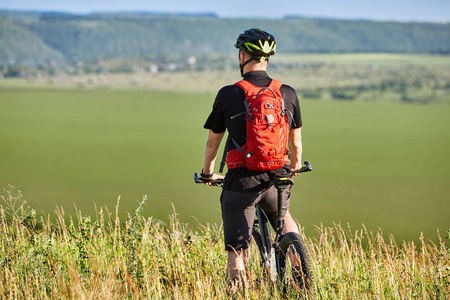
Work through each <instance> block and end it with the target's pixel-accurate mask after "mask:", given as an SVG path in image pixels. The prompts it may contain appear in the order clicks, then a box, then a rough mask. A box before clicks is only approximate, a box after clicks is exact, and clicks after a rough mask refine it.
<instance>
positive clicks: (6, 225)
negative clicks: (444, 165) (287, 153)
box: [0, 186, 450, 299]
mask: <svg viewBox="0 0 450 300" xmlns="http://www.w3.org/2000/svg"><path fill="white" fill-rule="evenodd" d="M146 202H147V198H146V196H144V198H143V200H142V201H141V203H139V205H138V208H137V209H136V210H135V211H134V212H133V213H132V214H129V215H128V217H127V218H126V219H124V220H121V219H119V217H118V215H119V213H118V210H119V203H120V201H119V200H118V203H117V206H116V211H115V213H112V212H110V211H108V210H106V209H103V208H99V209H97V214H96V216H95V217H93V218H91V217H86V216H83V215H82V213H81V212H80V211H78V210H77V213H76V215H75V216H74V217H73V218H72V217H71V216H69V218H68V216H66V215H65V213H64V209H63V208H58V209H57V210H56V211H55V214H56V221H54V222H52V221H50V220H51V219H52V218H50V216H47V217H41V218H40V219H39V220H37V217H36V213H35V212H34V211H33V210H32V209H30V208H29V207H27V206H26V203H25V202H24V201H23V200H22V197H21V193H20V192H19V191H15V190H14V188H13V187H12V186H9V187H8V189H5V190H3V193H1V196H0V204H1V207H0V295H1V296H0V297H1V298H2V299H24V298H26V299H29V298H38V299H48V298H52V299H60V298H62V299H67V298H71V299H73V298H76V299H88V298H89V299H98V298H99V299H124V298H130V299H136V298H139V299H142V298H144V299H145V298H147V299H224V298H228V297H230V295H229V294H228V292H227V284H226V280H225V264H226V257H225V251H224V250H223V245H222V243H223V242H222V234H221V228H220V227H218V226H216V225H210V224H200V223H199V224H198V226H197V229H196V230H193V229H192V227H188V226H186V225H185V224H182V223H180V222H179V221H178V218H177V214H176V212H175V209H174V212H173V214H172V216H171V217H170V224H169V225H168V226H162V225H161V224H160V223H159V222H157V221H156V220H154V219H152V218H144V217H142V215H141V211H142V209H143V208H144V205H145V204H146ZM147 205H148V206H150V207H151V204H147ZM147 208H148V207H147ZM66 220H69V221H66ZM317 230H318V233H319V238H318V239H317V240H311V239H306V242H307V245H308V248H309V252H310V256H311V261H312V266H313V269H314V270H313V271H314V276H315V283H316V287H315V288H316V290H315V292H316V297H317V298H319V299H330V298H331V299H369V298H370V299H410V298H431V299H447V298H448V297H450V287H449V286H450V261H449V257H450V249H449V248H447V247H446V245H445V244H444V241H442V240H440V241H439V243H438V244H433V243H431V242H427V241H426V240H425V238H424V237H422V238H421V245H418V246H416V245H414V244H413V243H411V242H410V243H407V242H405V243H403V244H402V245H397V244H395V242H394V239H393V238H388V239H385V238H384V237H383V235H382V232H381V231H379V232H377V233H376V234H373V233H370V232H367V231H366V230H361V231H357V232H352V231H351V230H350V229H349V228H348V229H347V228H343V227H342V226H340V225H339V224H336V225H335V226H334V227H323V226H320V227H318V228H317ZM447 238H448V237H447ZM252 255H253V260H252V262H251V265H250V270H249V283H248V287H249V288H248V291H247V295H246V296H247V297H248V298H249V299H276V298H281V296H280V294H279V293H278V291H277V289H276V288H274V287H273V286H271V284H270V283H269V282H265V281H264V280H263V281H261V280H260V278H261V277H262V270H261V268H260V266H259V263H258V259H257V251H256V249H252ZM236 296H237V297H238V298H239V297H241V296H242V295H236Z"/></svg>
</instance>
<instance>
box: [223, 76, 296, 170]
mask: <svg viewBox="0 0 450 300" xmlns="http://www.w3.org/2000/svg"><path fill="white" fill-rule="evenodd" d="M235 85H237V86H239V87H241V88H242V89H243V90H244V91H245V96H246V100H245V101H244V105H245V110H246V111H245V112H243V113H241V114H244V113H245V114H246V117H245V119H246V124H247V138H246V140H247V142H246V143H245V144H244V145H243V146H242V147H240V146H239V145H238V144H237V143H236V141H235V140H234V139H232V138H231V139H232V141H233V143H234V145H235V146H236V149H233V150H231V151H229V152H228V155H227V158H226V161H225V163H226V164H227V167H228V169H233V168H238V167H244V166H245V167H246V168H247V169H249V170H252V171H268V170H275V169H278V168H281V167H283V166H284V165H285V164H287V163H289V151H288V149H287V143H288V136H289V123H288V118H287V115H286V110H285V108H284V100H283V98H282V96H281V92H280V88H281V85H282V84H281V82H279V81H277V80H272V81H271V82H270V84H269V85H268V86H266V87H263V88H261V87H257V86H255V85H253V84H251V83H250V82H248V81H246V80H241V81H239V82H237V83H235ZM241 114H238V115H236V116H233V117H231V118H232V119H233V118H235V117H237V116H239V115H241Z"/></svg>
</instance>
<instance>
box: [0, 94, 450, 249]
mask: <svg viewBox="0 0 450 300" xmlns="http://www.w3.org/2000/svg"><path fill="white" fill-rule="evenodd" d="M213 98H214V95H212V94H211V95H206V94H192V93H189V94H182V93H179V94H177V93H156V92H148V91H131V90H129V91H112V90H110V91H108V90H106V91H105V90H104V91H101V90H84V91H83V90H45V89H33V90H24V89H15V90H12V89H11V90H8V89H5V88H4V89H1V90H0V141H1V142H0V157H1V159H0V187H1V188H2V189H3V188H7V185H8V184H11V185H13V186H15V189H16V190H21V191H22V193H23V198H24V199H25V200H26V201H27V203H28V205H29V206H30V207H32V208H34V209H36V210H37V211H38V212H44V213H45V214H47V213H50V214H53V211H54V210H55V209H56V208H57V207H63V208H64V210H65V212H66V215H73V214H74V207H73V204H72V203H75V204H76V207H77V208H78V209H80V210H81V211H82V212H83V213H84V214H95V205H96V206H97V208H99V207H107V208H108V210H109V211H110V212H112V213H113V212H115V206H116V203H117V200H118V197H119V196H120V208H119V213H120V214H121V215H122V216H125V215H126V214H127V212H131V211H133V210H134V209H135V208H136V206H137V202H138V201H140V200H141V199H142V196H143V195H144V194H147V195H148V198H149V201H148V202H147V205H146V207H145V208H144V212H143V215H144V216H154V217H155V218H157V219H160V220H162V221H163V222H166V223H167V221H168V217H169V215H170V213H171V211H172V204H173V205H174V206H175V208H176V211H177V213H178V214H179V219H180V220H181V221H182V222H188V223H189V224H196V223H197V219H198V220H199V221H200V222H217V223H220V211H219V208H220V205H219V199H218V198H219V194H220V190H219V189H218V188H209V187H206V186H200V185H195V184H194V183H193V179H192V173H193V172H195V171H197V172H198V171H200V170H201V167H202V160H203V152H204V145H205V141H206V136H207V132H206V130H204V129H202V126H203V123H204V120H205V119H206V117H207V115H208V113H209V111H210V109H211V106H212V101H213ZM301 105H302V113H303V118H304V127H303V143H304V159H306V160H309V161H310V162H311V163H312V165H313V169H314V171H313V172H312V173H309V174H305V175H304V176H300V177H297V179H296V185H295V187H294V192H293V199H292V201H291V203H292V204H291V205H292V213H293V215H294V217H295V218H297V219H298V220H299V222H300V224H301V225H302V226H304V227H305V233H306V235H308V236H310V237H314V236H315V234H316V233H315V227H314V226H315V225H320V224H321V223H323V224H324V225H331V224H332V223H333V222H341V223H342V224H343V225H345V226H346V223H347V222H348V223H349V224H350V226H351V228H352V230H358V229H361V228H362V227H361V226H362V225H361V224H365V226H366V227H367V228H368V229H369V230H372V231H376V230H377V229H378V228H381V229H382V230H383V232H384V234H385V235H388V234H391V233H392V234H393V235H394V236H395V238H396V239H397V240H398V241H401V240H418V239H419V236H420V233H421V232H423V233H424V235H425V238H427V239H428V238H429V239H432V240H435V241H436V240H437V229H439V230H440V232H441V234H442V235H444V233H445V231H446V230H448V229H450V218H449V211H450V202H449V201H448V200H449V196H450V185H449V184H448V182H449V180H450V156H449V153H450V135H449V132H450V119H449V115H450V107H449V106H446V105H428V106H423V105H407V104H387V103H377V104H375V103H363V102H348V101H302V103H301ZM94 204H95V205H94ZM193 217H194V218H193Z"/></svg>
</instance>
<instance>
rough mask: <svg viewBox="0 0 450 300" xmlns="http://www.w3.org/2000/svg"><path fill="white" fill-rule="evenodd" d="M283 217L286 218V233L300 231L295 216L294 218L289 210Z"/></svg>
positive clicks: (284, 231)
mask: <svg viewBox="0 0 450 300" xmlns="http://www.w3.org/2000/svg"><path fill="white" fill-rule="evenodd" d="M283 219H284V230H283V233H284V234H286V233H288V232H295V233H299V231H298V227H297V223H295V221H294V218H292V216H291V213H290V212H289V210H288V211H287V212H286V215H285V216H284V218H283Z"/></svg>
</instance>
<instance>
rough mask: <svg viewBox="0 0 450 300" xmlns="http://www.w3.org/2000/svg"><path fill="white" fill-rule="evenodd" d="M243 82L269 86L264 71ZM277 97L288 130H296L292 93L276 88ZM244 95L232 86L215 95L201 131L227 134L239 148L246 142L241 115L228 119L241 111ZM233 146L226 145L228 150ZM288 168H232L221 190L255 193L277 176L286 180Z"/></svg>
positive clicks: (296, 105)
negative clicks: (278, 93) (226, 131)
mask: <svg viewBox="0 0 450 300" xmlns="http://www.w3.org/2000/svg"><path fill="white" fill-rule="evenodd" d="M244 80H247V81H249V82H250V83H252V84H254V85H256V86H258V87H264V86H267V85H269V83H270V81H271V80H272V79H271V78H270V77H269V76H268V75H267V73H266V72H265V71H253V72H248V73H246V74H245V75H244ZM280 91H281V95H282V97H283V99H284V102H285V108H286V109H287V111H288V114H287V115H288V121H289V124H290V128H300V127H301V126H302V118H301V113H300V104H299V102H298V98H297V94H296V92H295V90H294V89H293V88H292V87H290V86H288V85H285V84H283V85H282V86H281V88H280ZM244 100H245V92H244V90H243V89H241V88H240V87H238V86H236V85H228V86H225V87H223V88H222V89H221V90H220V91H219V92H218V94H217V96H216V99H215V101H214V105H213V109H212V112H211V114H210V115H209V117H208V119H207V121H206V123H205V126H204V128H206V129H210V130H212V131H213V132H215V133H222V132H225V130H228V133H229V135H230V136H231V137H233V139H234V140H235V141H236V142H237V143H238V144H239V145H241V146H242V145H244V144H245V142H246V140H245V139H246V135H247V134H246V123H245V114H243V115H241V116H239V117H236V118H233V119H231V118H230V117H232V116H235V115H237V114H239V113H242V112H243V111H245V107H244ZM234 148H235V146H234V145H233V144H232V143H230V145H229V148H228V150H231V149H234ZM288 175H289V166H285V167H284V168H281V169H278V170H272V171H264V172H260V171H250V170H248V169H247V168H244V167H242V168H236V169H230V170H228V172H227V174H226V176H225V180H224V185H223V188H224V189H225V190H230V191H235V192H249V193H253V192H258V191H261V190H263V189H264V188H266V187H267V185H268V183H269V182H270V181H271V180H272V179H274V178H275V177H279V176H282V177H284V176H288Z"/></svg>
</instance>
